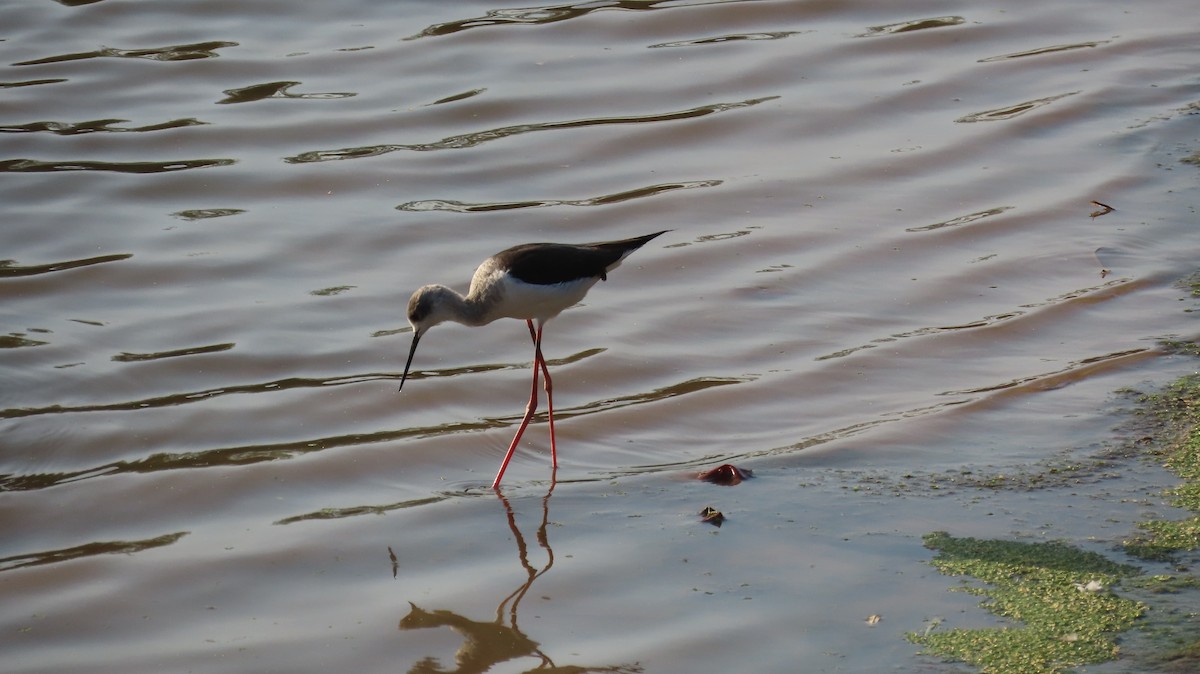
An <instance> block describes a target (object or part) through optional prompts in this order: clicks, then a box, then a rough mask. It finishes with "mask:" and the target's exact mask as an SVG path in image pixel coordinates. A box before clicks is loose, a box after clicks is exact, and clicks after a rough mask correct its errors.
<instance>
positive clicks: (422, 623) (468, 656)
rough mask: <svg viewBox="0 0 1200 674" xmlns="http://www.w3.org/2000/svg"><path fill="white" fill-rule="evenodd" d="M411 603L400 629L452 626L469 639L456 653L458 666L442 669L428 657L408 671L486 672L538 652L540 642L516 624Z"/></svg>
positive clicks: (415, 673) (414, 673)
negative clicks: (507, 661)
mask: <svg viewBox="0 0 1200 674" xmlns="http://www.w3.org/2000/svg"><path fill="white" fill-rule="evenodd" d="M409 605H410V606H412V610H410V611H409V612H408V615H406V616H404V617H403V618H402V619H401V620H400V629H402V630H415V629H422V628H426V627H449V628H450V629H452V630H454V631H455V632H458V633H459V634H461V635H462V636H463V637H464V638H465V639H466V641H465V642H463V645H462V647H461V648H459V649H458V652H457V653H455V654H454V659H455V661H456V662H457V663H458V668H457V669H454V670H448V669H441V668H440V667H439V666H438V661H437V659H436V658H428V657H427V658H424V659H422V660H421V661H420V662H418V663H417V664H416V665H414V666H413V668H412V669H410V670H408V671H409V674H434V673H435V672H449V671H454V672H461V673H462V674H468V673H470V672H486V671H487V670H488V669H490V668H491V667H492V665H494V664H497V663H500V662H504V661H506V660H512V659H513V658H519V657H521V656H524V655H534V654H536V653H537V647H538V645H537V642H536V641H534V640H533V639H530V638H529V637H527V636H525V635H524V634H521V632H520V631H519V630H517V629H515V628H513V627H507V626H505V625H501V624H498V623H494V622H481V621H478V620H470V619H468V618H465V617H463V616H461V615H458V614H457V613H454V612H452V611H426V610H425V609H423V608H420V607H418V606H417V605H416V604H413V603H412V602H409Z"/></svg>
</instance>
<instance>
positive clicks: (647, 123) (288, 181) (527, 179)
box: [0, 0, 1200, 672]
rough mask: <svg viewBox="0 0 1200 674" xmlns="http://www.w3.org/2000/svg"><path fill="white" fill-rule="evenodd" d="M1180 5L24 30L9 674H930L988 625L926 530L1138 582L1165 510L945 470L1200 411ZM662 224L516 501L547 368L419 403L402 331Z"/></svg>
mask: <svg viewBox="0 0 1200 674" xmlns="http://www.w3.org/2000/svg"><path fill="white" fill-rule="evenodd" d="M1192 9H1193V8H1192V6H1191V3H1188V2H1183V1H1180V0H1175V1H1173V2H1171V1H1169V2H1162V3H1153V4H1152V5H1144V6H1143V5H1138V6H1136V7H1133V6H1128V5H1125V4H1121V3H1113V2H1100V3H1096V2H1078V1H1068V2H1056V3H1019V4H1018V5H1016V6H1014V5H1012V4H1011V3H996V2H991V3H982V4H981V3H963V2H907V3H902V4H897V3H875V2H838V3H831V2H771V1H765V0H764V1H744V2H734V1H725V2H721V1H710V2H702V1H698V2H597V3H580V4H577V5H554V6H550V5H547V6H541V7H520V8H518V7H496V6H489V5H481V4H477V3H470V2H458V3H452V4H450V3H434V2H428V3H421V2H405V3H379V2H363V1H354V0H351V1H349V2H342V3H336V4H331V3H324V4H320V5H313V6H310V5H304V6H301V5H297V4H296V3H284V2H257V3H252V4H250V5H247V4H245V3H227V2H195V1H180V2H173V3H139V2H132V1H122V0H99V1H95V2H90V3H88V2H66V1H65V0H63V1H60V2H47V1H45V0H40V1H35V0H16V1H15V2H10V3H7V4H6V5H5V6H4V7H3V8H0V26H2V27H3V28H0V56H2V57H0V64H2V65H0V68H2V71H0V132H3V133H2V135H0V141H2V142H0V174H2V175H0V200H2V203H3V204H4V221H5V226H4V228H3V229H2V230H0V260H2V262H0V297H2V303H0V321H3V323H2V324H0V346H3V347H5V348H3V349H0V429H2V431H3V443H2V444H3V447H2V451H0V489H2V490H3V491H0V531H3V536H0V571H2V573H0V596H2V597H3V601H0V648H2V649H3V651H4V653H5V656H4V658H5V668H6V670H7V671H12V672H65V671H81V670H84V669H88V670H91V671H95V670H97V669H99V670H101V671H123V672H143V671H144V672H159V671H195V672H204V671H212V672H229V671H236V672H255V671H263V672H276V671H287V670H291V671H327V670H328V669H330V668H331V667H334V668H337V669H339V670H345V671H396V670H401V671H434V669H433V667H434V664H433V662H432V661H431V660H428V658H436V659H437V660H438V662H439V663H440V666H442V667H444V668H447V669H454V666H455V665H454V663H456V662H457V666H458V669H459V671H485V670H488V669H491V670H493V671H524V670H528V669H532V668H535V667H538V666H545V667H550V666H551V665H553V666H557V667H560V668H561V667H568V666H579V667H584V668H591V669H592V670H595V669H598V668H605V667H607V668H610V671H634V670H636V669H638V668H641V669H643V670H644V671H647V672H660V671H661V672H667V671H730V670H734V669H743V668H744V667H745V666H746V662H747V661H751V662H754V663H755V666H756V667H758V669H759V671H787V670H795V669H796V667H797V666H799V665H798V663H804V664H803V667H804V671H880V670H881V668H885V667H886V668H888V669H893V670H899V671H926V670H928V669H936V668H937V667H938V665H936V663H934V662H933V661H931V660H928V659H925V658H923V657H921V656H918V655H916V649H915V648H914V647H913V646H912V645H910V644H908V643H907V642H906V641H904V640H903V634H904V632H906V631H909V630H921V629H923V628H924V625H925V624H926V622H925V621H927V620H930V619H931V618H932V617H933V616H948V617H950V619H949V622H952V623H953V624H955V625H959V624H962V625H970V624H985V623H987V622H988V621H989V620H990V618H988V617H987V616H986V615H985V614H982V612H980V611H978V610H976V609H974V608H973V606H974V605H975V604H976V603H977V601H978V600H977V599H976V598H971V597H967V596H964V595H959V594H949V593H946V592H945V591H944V590H945V588H946V587H948V586H950V585H952V584H953V583H954V581H953V580H950V579H946V578H943V577H940V576H938V575H937V574H936V573H934V572H933V571H932V569H931V568H929V567H928V566H927V565H925V564H924V563H923V562H924V561H925V560H927V559H928V557H929V554H928V551H926V550H925V549H924V548H922V547H921V545H920V537H921V535H922V534H924V533H926V532H928V531H932V530H941V529H944V530H949V531H952V532H954V533H956V534H961V535H1017V536H1021V537H1030V538H1042V537H1065V538H1068V539H1070V540H1089V539H1092V540H1093V543H1091V544H1093V545H1096V546H1098V548H1099V549H1104V544H1105V543H1106V542H1107V543H1111V542H1113V541H1117V540H1120V539H1121V538H1122V537H1123V536H1124V535H1126V533H1127V532H1128V531H1129V530H1130V528H1131V526H1132V524H1131V523H1132V522H1134V521H1136V520H1137V519H1138V518H1139V517H1142V516H1144V515H1145V514H1146V513H1145V510H1144V508H1142V507H1141V506H1139V505H1137V504H1136V503H1134V502H1132V501H1133V500H1134V498H1135V497H1136V498H1137V499H1138V500H1144V499H1145V497H1146V495H1147V494H1151V493H1153V492H1154V490H1155V489H1157V488H1158V486H1159V484H1160V483H1161V482H1162V481H1163V480H1165V478H1164V477H1163V476H1157V475H1154V474H1152V473H1149V472H1145V471H1141V470H1139V469H1134V468H1133V467H1126V469H1125V470H1123V471H1122V479H1120V480H1098V481H1084V482H1081V483H1080V484H1078V485H1074V486H1073V487H1072V488H1071V489H1069V490H1065V491H1064V490H1052V491H1045V492H1038V493H1006V492H999V493H987V494H979V493H973V492H970V491H969V490H961V489H959V490H951V491H952V492H953V493H949V494H944V495H943V496H940V497H933V496H929V495H926V494H925V492H926V491H928V489H927V487H929V484H927V480H926V478H925V477H921V476H926V475H939V474H944V473H946V471H951V472H960V471H963V470H972V471H980V470H991V471H999V472H1005V471H1018V470H1021V469H1022V467H1027V466H1029V465H1036V463H1037V462H1038V461H1042V460H1046V459H1056V458H1061V457H1062V456H1064V455H1066V456H1074V455H1076V454H1077V453H1079V452H1081V451H1082V452H1087V451H1093V450H1095V449H1096V448H1097V447H1099V446H1101V445H1103V444H1104V443H1105V442H1107V441H1108V440H1109V439H1110V438H1111V427H1112V426H1114V425H1115V424H1116V423H1118V419H1119V417H1118V416H1117V415H1116V413H1115V409H1116V408H1117V407H1119V406H1120V402H1119V401H1115V400H1114V399H1113V398H1112V397H1111V392H1112V391H1114V390H1116V389H1118V388H1121V387H1125V386H1137V385H1143V384H1146V383H1149V384H1154V383H1163V382H1165V381H1168V380H1169V379H1170V378H1172V377H1174V376H1176V375H1178V374H1180V373H1183V372H1187V371H1190V370H1191V369H1193V368H1194V365H1193V363H1191V362H1190V361H1189V360H1188V359H1186V358H1182V357H1177V356H1172V355H1170V354H1169V353H1168V352H1167V351H1166V350H1164V349H1162V348H1161V347H1160V346H1159V342H1160V341H1161V340H1164V339H1175V340H1194V339H1195V337H1196V335H1197V334H1198V333H1200V330H1198V329H1197V327H1196V323H1195V314H1194V313H1193V312H1194V310H1195V309H1196V304H1195V300H1194V299H1191V298H1189V297H1188V295H1187V293H1186V292H1185V291H1184V290H1182V289H1180V288H1179V287H1177V286H1176V283H1177V281H1178V280H1180V279H1181V278H1183V277H1186V276H1187V275H1189V274H1191V273H1193V272H1194V271H1195V269H1196V259H1197V258H1198V253H1200V242H1198V241H1197V239H1196V236H1195V227H1196V224H1197V214H1196V206H1197V194H1198V190H1197V175H1198V174H1197V167H1196V166H1195V163H1194V161H1193V163H1187V162H1185V161H1183V160H1184V159H1186V158H1188V157H1194V155H1195V153H1196V152H1197V151H1198V146H1200V133H1198V131H1197V129H1198V127H1197V125H1196V119H1197V117H1196V114H1197V110H1198V109H1200V107H1198V106H1200V80H1198V79H1197V76H1196V66H1197V63H1198V62H1200V59H1198V58H1197V57H1198V56H1200V46H1198V45H1197V43H1196V40H1195V26H1194V25H1189V24H1194V22H1188V21H1180V17H1182V16H1190V12H1191V11H1192ZM1093 201H1095V202H1099V203H1100V204H1107V205H1109V206H1111V207H1113V208H1115V210H1112V211H1111V212H1107V213H1103V214H1101V213H1102V212H1103V211H1104V209H1103V208H1102V207H1101V206H1099V205H1097V204H1094V203H1092V202H1093ZM661 229H671V230H672V231H671V232H670V233H669V234H667V235H664V236H663V237H661V238H659V239H656V240H655V241H654V242H652V243H651V244H650V245H648V246H646V247H645V248H644V249H642V250H640V251H639V252H637V253H636V254H635V255H634V256H633V257H631V258H629V259H628V260H627V261H626V263H625V264H624V265H623V266H622V267H621V268H620V269H618V270H616V271H614V272H613V273H612V274H611V275H610V277H609V279H608V280H607V282H605V283H601V284H599V285H598V286H597V287H596V288H594V289H593V291H592V293H591V294H590V295H589V296H588V298H587V299H586V300H585V301H584V306H583V307H582V308H578V309H574V310H571V311H568V312H566V313H564V314H563V315H562V316H560V317H559V318H558V319H556V320H555V321H553V322H551V323H550V324H549V325H548V327H547V328H546V337H545V350H546V355H547V358H548V360H549V362H550V367H551V369H552V372H553V373H554V376H555V382H556V387H555V393H556V396H555V403H556V412H557V413H556V421H557V423H556V430H557V436H558V445H559V449H560V452H559V454H560V467H559V469H558V471H557V473H556V478H557V484H555V485H554V487H553V491H552V492H551V481H550V480H551V473H550V470H549V467H548V457H547V456H546V455H547V453H548V434H547V432H546V427H545V424H543V423H538V424H536V425H534V426H532V427H531V428H530V430H529V431H528V432H527V433H526V436H525V438H526V439H525V440H524V442H523V444H522V447H521V449H520V450H519V451H518V453H517V455H516V457H515V458H514V460H513V463H512V465H511V466H510V467H509V469H508V473H507V475H506V478H505V488H504V490H503V491H502V492H501V494H499V495H497V494H494V493H492V492H491V491H490V490H488V489H487V488H486V487H487V485H488V484H489V483H490V480H491V477H492V474H493V471H494V470H495V469H496V466H497V464H498V461H499V459H500V457H501V455H502V454H503V452H504V450H505V448H506V447H507V444H508V441H509V439H510V438H511V434H512V433H513V431H514V430H515V426H516V424H517V423H518V422H519V421H520V417H521V413H522V411H523V406H524V403H525V396H526V392H527V390H528V389H527V387H528V377H529V374H530V373H529V365H530V360H531V358H532V349H531V346H530V344H529V342H528V335H527V332H526V329H525V327H524V326H523V325H520V324H519V323H517V322H515V321H501V322H497V323H494V324H492V325H490V326H487V327H485V328H481V329H467V328H463V327H461V326H457V325H453V324H449V325H446V326H439V327H438V328H437V329H435V330H434V331H432V332H431V333H430V335H429V336H426V337H425V338H424V339H423V340H422V345H421V349H420V350H419V351H418V352H417V356H416V360H415V362H414V373H413V374H412V375H410V381H409V382H408V383H407V384H406V385H405V390H404V392H403V393H397V392H396V386H397V384H398V382H399V376H400V370H401V368H402V367H403V358H404V356H405V354H406V351H407V348H408V342H409V339H410V334H409V333H408V327H407V322H406V320H405V318H404V305H405V302H406V300H407V298H408V295H409V293H411V292H412V290H413V289H415V288H416V287H418V286H420V285H422V284H425V283H432V282H439V283H446V284H449V285H454V286H455V287H458V288H460V289H463V288H464V286H465V284H466V282H467V281H468V280H469V278H470V275H471V272H472V270H473V269H474V267H475V265H477V264H478V263H479V261H480V260H482V259H483V258H485V257H486V256H488V255H490V254H491V253H494V252H496V251H498V250H501V249H503V248H505V247H507V246H509V245H512V244H515V243H521V242H526V241H572V242H574V241H596V240H605V239H616V238H624V237H628V236H635V235H640V234H645V233H648V232H652V231H657V230H661ZM542 420H544V417H539V421H542ZM726 461H735V462H737V463H738V464H739V465H743V466H745V467H748V468H751V469H753V470H754V471H755V472H756V475H757V477H756V478H755V479H754V480H752V481H749V482H746V483H743V484H742V485H739V486H737V487H732V488H725V487H716V486H711V485H705V484H701V483H697V482H695V481H693V480H692V479H691V476H692V475H693V474H694V473H695V472H696V471H697V470H699V469H700V468H703V467H708V466H711V465H715V464H717V463H722V462H726ZM906 475H916V476H918V478H916V479H918V481H919V484H920V486H921V488H920V489H897V488H889V487H880V486H879V485H880V484H887V485H895V484H904V481H905V480H906V479H908V478H905V477H904V476H906ZM941 491H943V492H945V491H946V490H941ZM1126 497H1129V499H1130V501H1131V502H1123V501H1122V499H1124V498H1126ZM706 505H713V506H715V507H718V508H719V509H721V510H722V511H723V512H725V514H726V515H727V516H728V518H729V519H728V520H727V522H726V524H725V525H724V526H723V527H721V528H719V529H718V528H715V527H711V526H709V525H706V524H701V523H699V521H698V520H699V518H698V517H697V515H696V513H697V512H699V510H700V509H701V508H702V507H704V506H706ZM367 515H374V516H371V517H368V516H367ZM389 551H390V553H389ZM393 558H394V560H395V561H394V562H393ZM410 602H411V604H410ZM871 614H879V615H883V616H884V620H883V622H881V623H880V624H879V625H877V626H875V627H868V626H866V625H865V623H864V619H865V618H866V617H867V616H868V615H871ZM460 646H463V648H462V650H460ZM456 658H457V660H456ZM501 663H503V664H501ZM759 663H762V664H761V665H760V664H759ZM613 668H615V670H614V669H613Z"/></svg>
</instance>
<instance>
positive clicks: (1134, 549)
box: [908, 374, 1200, 674]
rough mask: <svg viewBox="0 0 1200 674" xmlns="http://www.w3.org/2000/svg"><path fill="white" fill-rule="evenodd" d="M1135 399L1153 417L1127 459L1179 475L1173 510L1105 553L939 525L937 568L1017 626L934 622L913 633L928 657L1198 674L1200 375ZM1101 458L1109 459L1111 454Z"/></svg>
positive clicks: (1000, 672)
mask: <svg viewBox="0 0 1200 674" xmlns="http://www.w3.org/2000/svg"><path fill="white" fill-rule="evenodd" d="M1137 405H1138V409H1137V415H1138V417H1139V418H1140V419H1141V420H1142V421H1144V422H1145V423H1144V424H1141V425H1140V429H1141V430H1142V431H1143V432H1140V433H1138V435H1139V437H1138V438H1137V439H1136V440H1131V441H1129V444H1130V447H1131V448H1133V447H1135V446H1136V448H1137V449H1138V450H1139V451H1132V449H1131V451H1129V452H1127V453H1125V459H1124V460H1128V461H1139V460H1140V461H1154V462H1157V463H1159V464H1161V465H1162V466H1163V467H1165V468H1166V469H1168V470H1170V471H1172V472H1173V473H1175V474H1176V475H1178V477H1179V483H1178V485H1177V486H1176V487H1174V488H1172V489H1170V490H1169V491H1167V492H1166V493H1165V494H1162V495H1161V502H1160V505H1162V506H1168V507H1162V508H1157V509H1156V510H1158V511H1159V512H1162V511H1171V514H1170V515H1156V516H1155V517H1154V518H1153V519H1147V520H1145V521H1143V522H1141V523H1139V524H1138V526H1137V528H1136V530H1135V531H1131V532H1129V536H1128V538H1127V539H1126V540H1125V541H1123V543H1122V544H1121V545H1119V546H1117V547H1116V548H1115V549H1110V550H1107V551H1106V553H1105V554H1099V553H1097V552H1093V551H1085V550H1083V549H1081V548H1079V547H1076V546H1074V545H1071V544H1068V543H1064V542H1053V541H1052V542H1034V543H1030V542H1021V541H1013V540H1000V539H977V538H968V537H955V536H952V535H951V534H949V533H946V532H933V533H930V534H928V535H927V536H926V537H925V541H924V542H925V545H926V547H928V548H930V549H931V550H934V551H936V554H935V556H934V558H933V559H932V560H931V563H932V565H933V566H934V567H935V568H937V569H938V570H939V571H940V572H941V573H943V574H946V575H948V576H954V577H958V578H960V579H962V580H961V585H959V586H957V587H954V588H952V589H954V590H958V591H963V592H967V593H971V594H976V595H980V596H982V597H985V598H986V599H984V601H983V602H982V603H981V605H980V606H981V607H982V608H983V609H986V610H987V611H990V612H991V613H993V614H995V615H997V616H1001V617H1003V618H1006V619H1008V620H1009V623H1008V624H1004V625H1002V626H999V627H987V628H960V627H946V628H943V627H942V626H941V624H940V620H935V621H932V622H931V623H930V624H929V625H928V626H927V627H926V629H925V630H924V631H922V632H912V633H909V635H908V637H909V639H910V640H911V641H913V642H915V643H917V644H919V645H921V646H922V647H923V648H924V652H925V653H926V654H928V655H932V656H938V657H942V658H945V659H948V660H958V661H962V662H966V663H969V664H971V665H974V666H976V667H978V668H979V670H980V671H982V672H986V673H988V674H1051V673H1057V672H1065V671H1072V670H1074V669H1076V668H1080V667H1084V666H1087V667H1088V669H1087V671H1114V672H1117V671H1120V672H1130V671H1138V672H1157V671H1161V672H1196V671H1200V576H1198V575H1197V574H1196V571H1195V569H1194V568H1193V565H1194V564H1195V563H1196V562H1197V561H1200V557H1198V556H1197V551H1200V374H1194V375H1190V376H1186V377H1183V378H1181V379H1179V380H1178V381H1176V382H1174V383H1172V384H1171V385H1169V386H1167V387H1166V388H1165V389H1163V390H1162V391H1159V392H1156V393H1153V394H1139V395H1138V396H1137ZM1147 449H1148V453H1147V452H1146V450H1147ZM1100 463H1103V464H1104V466H1105V468H1107V469H1111V467H1112V464H1111V463H1109V461H1108V460H1103V461H1101V460H1098V461H1097V464H1100ZM1095 468H1096V466H1093V467H1092V469H1095ZM1074 469H1076V470H1087V469H1088V468H1086V467H1083V468H1081V467H1078V466H1076V467H1074ZM1050 470H1051V471H1061V470H1062V469H1061V468H1060V467H1055V468H1052V469H1050ZM1038 481H1039V480H1037V479H1034V478H1031V479H1030V482H1038ZM991 486H993V487H1000V486H1001V485H999V484H993V485H991ZM1014 486H1017V485H1015V484H1012V483H1011V481H1008V482H1007V483H1006V484H1004V485H1003V487H1004V488H1011V487H1014ZM1096 663H1107V664H1096Z"/></svg>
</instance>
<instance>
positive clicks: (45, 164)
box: [0, 159, 237, 173]
mask: <svg viewBox="0 0 1200 674" xmlns="http://www.w3.org/2000/svg"><path fill="white" fill-rule="evenodd" d="M236 163H237V160H236V159H182V160H179V161H162V162H155V161H131V162H115V161H87V160H79V161H38V160H36V159H5V160H0V173H51V172H54V171H112V172H114V173H169V172H171V171H187V170H189V169H202V168H212V167H214V166H231V165H233V164H236Z"/></svg>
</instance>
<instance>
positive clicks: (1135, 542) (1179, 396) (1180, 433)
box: [1124, 375, 1200, 561]
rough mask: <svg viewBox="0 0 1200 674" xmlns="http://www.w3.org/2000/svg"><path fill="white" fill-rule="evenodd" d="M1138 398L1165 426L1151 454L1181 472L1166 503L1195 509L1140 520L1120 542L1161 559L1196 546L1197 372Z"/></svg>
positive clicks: (1199, 525) (1199, 496) (1199, 532)
mask: <svg viewBox="0 0 1200 674" xmlns="http://www.w3.org/2000/svg"><path fill="white" fill-rule="evenodd" d="M1142 402H1143V404H1145V406H1146V408H1147V410H1148V411H1149V412H1150V413H1151V414H1152V415H1154V416H1155V417H1156V418H1157V419H1158V420H1159V421H1160V422H1161V423H1162V424H1163V427H1164V428H1165V429H1167V432H1166V433H1165V436H1166V437H1163V438H1161V439H1160V441H1161V443H1162V444H1161V447H1160V448H1159V449H1158V450H1157V451H1156V452H1155V455H1156V457H1158V458H1159V459H1160V460H1161V461H1162V464H1163V466H1164V467H1166V468H1167V469H1168V470H1170V471H1172V472H1174V473H1175V474H1177V475H1179V477H1181V478H1183V482H1182V483H1181V484H1180V485H1179V486H1178V487H1175V488H1174V489H1171V490H1169V491H1168V492H1167V494H1166V495H1167V497H1168V498H1169V499H1170V503H1171V505H1173V506H1175V507H1177V508H1182V509H1184V510H1188V511H1190V512H1192V513H1195V515H1192V516H1190V517H1184V518H1183V519H1179V520H1167V519H1161V520H1150V521H1148V522H1142V523H1141V524H1139V525H1138V533H1137V534H1136V535H1134V536H1133V537H1132V538H1131V539H1130V540H1127V541H1125V542H1124V548H1125V551H1126V552H1127V553H1129V554H1130V555H1133V556H1135V557H1141V558H1142V559H1151V560H1161V561H1166V560H1170V559H1172V558H1173V557H1174V556H1175V555H1176V554H1178V553H1181V552H1189V551H1193V550H1200V375H1191V376H1187V377H1183V378H1182V379H1180V380H1178V381H1176V382H1175V383H1173V384H1171V385H1170V386H1168V387H1167V388H1166V389H1165V390H1164V391H1163V392H1162V393H1157V394H1154V395H1148V396H1145V397H1144V398H1143V399H1142Z"/></svg>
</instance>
